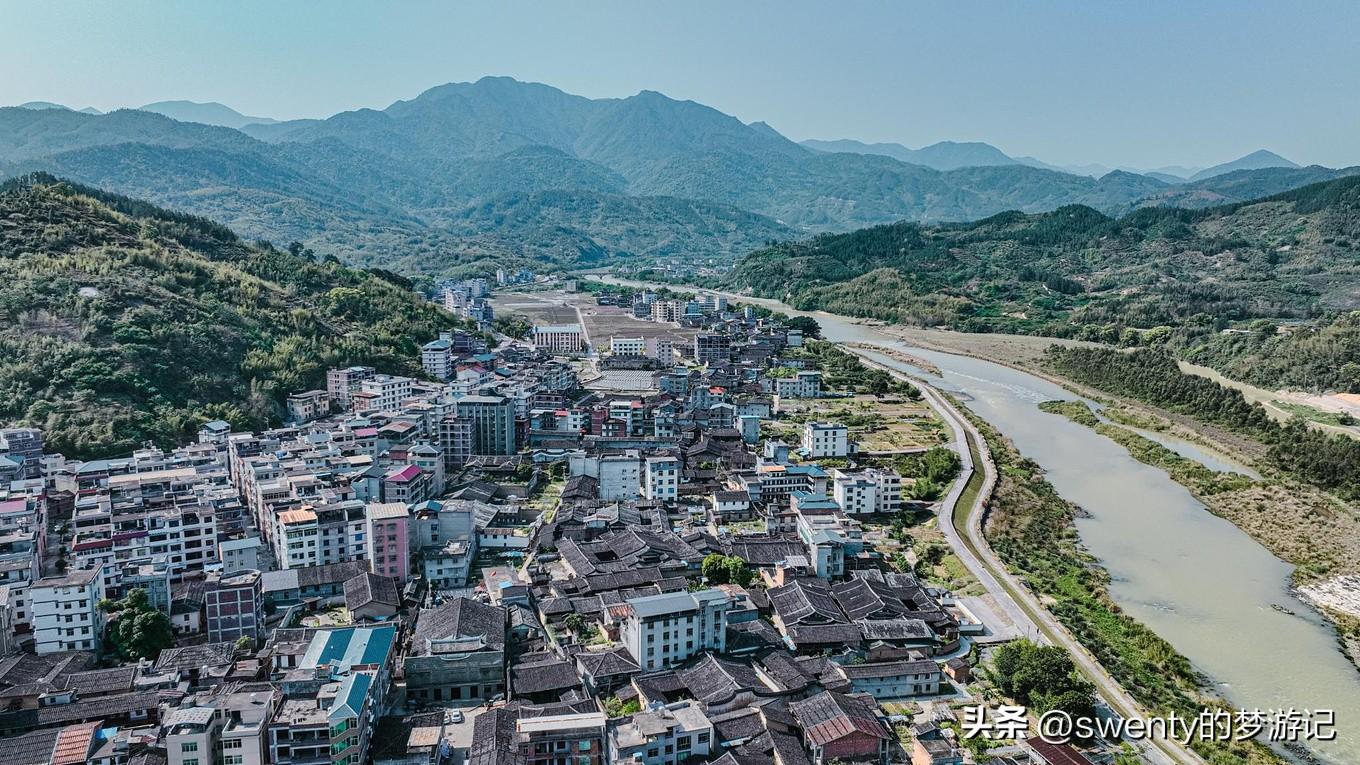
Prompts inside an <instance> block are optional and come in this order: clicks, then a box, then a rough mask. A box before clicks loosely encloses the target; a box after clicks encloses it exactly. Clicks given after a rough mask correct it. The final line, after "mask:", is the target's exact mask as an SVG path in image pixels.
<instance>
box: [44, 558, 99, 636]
mask: <svg viewBox="0 0 1360 765" xmlns="http://www.w3.org/2000/svg"><path fill="white" fill-rule="evenodd" d="M28 596H29V598H30V600H31V601H32V606H33V639H34V646H33V647H34V651H35V652H37V653H40V654H45V653H58V652H61V651H93V650H97V649H98V648H99V642H100V638H101V636H102V635H103V634H104V615H103V614H101V613H100V612H99V601H100V599H101V598H103V597H104V573H103V569H102V568H92V569H77V570H75V571H68V572H67V573H66V574H64V575H62V576H51V577H46V578H44V579H39V580H38V581H36V582H34V583H33V585H32V586H31V587H29V589H28Z"/></svg>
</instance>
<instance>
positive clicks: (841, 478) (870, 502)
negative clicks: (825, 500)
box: [831, 470, 879, 515]
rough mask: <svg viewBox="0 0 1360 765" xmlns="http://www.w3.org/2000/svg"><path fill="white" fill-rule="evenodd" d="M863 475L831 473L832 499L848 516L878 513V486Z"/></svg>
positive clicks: (833, 471) (834, 471)
mask: <svg viewBox="0 0 1360 765" xmlns="http://www.w3.org/2000/svg"><path fill="white" fill-rule="evenodd" d="M867 472H868V471H865V472H861V473H846V472H843V471H841V470H832V471H831V498H832V499H834V500H835V501H836V504H837V505H840V507H841V511H842V512H844V513H845V514H846V515H867V514H869V513H874V512H877V511H878V507H879V503H878V484H877V483H876V482H875V481H874V480H873V478H871V477H870V476H868V475H866V474H865V473H867Z"/></svg>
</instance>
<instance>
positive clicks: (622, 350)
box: [609, 336, 647, 356]
mask: <svg viewBox="0 0 1360 765" xmlns="http://www.w3.org/2000/svg"><path fill="white" fill-rule="evenodd" d="M646 352H647V340H646V338H642V337H617V336H616V337H611V338H609V355H610V356H643V355H645V354H646Z"/></svg>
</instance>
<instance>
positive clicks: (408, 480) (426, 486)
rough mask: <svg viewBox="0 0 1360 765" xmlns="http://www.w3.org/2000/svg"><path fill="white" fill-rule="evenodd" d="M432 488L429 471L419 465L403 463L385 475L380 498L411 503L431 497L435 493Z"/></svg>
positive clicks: (390, 501)
mask: <svg viewBox="0 0 1360 765" xmlns="http://www.w3.org/2000/svg"><path fill="white" fill-rule="evenodd" d="M432 488H433V487H432V486H431V483H430V475H429V474H428V473H426V472H425V471H423V470H421V469H420V467H419V466H417V465H403V466H401V467H395V468H392V469H391V470H389V471H387V473H385V474H384V475H383V477H382V490H381V492H380V498H381V500H382V501H383V502H388V503H392V502H397V503H401V504H407V505H411V504H415V503H417V502H424V501H425V500H427V499H429V498H430V496H431V495H432V494H433V493H434V492H433V491H432Z"/></svg>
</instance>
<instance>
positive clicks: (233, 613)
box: [203, 571, 264, 643]
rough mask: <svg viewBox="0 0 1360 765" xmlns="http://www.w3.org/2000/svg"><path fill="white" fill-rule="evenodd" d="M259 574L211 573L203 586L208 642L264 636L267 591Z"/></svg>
mask: <svg viewBox="0 0 1360 765" xmlns="http://www.w3.org/2000/svg"><path fill="white" fill-rule="evenodd" d="M261 580H262V577H261V576H260V572H258V571H237V572H235V573H232V574H227V575H223V574H220V573H217V572H210V573H209V574H208V575H207V577H206V578H205V580H204V583H203V613H204V617H205V620H204V621H205V626H206V628H207V632H208V642H209V643H228V642H232V643H234V642H236V641H237V640H239V639H241V638H242V637H248V638H250V639H251V640H252V641H259V640H260V639H261V638H263V637H264V592H263V590H262V583H261Z"/></svg>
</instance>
